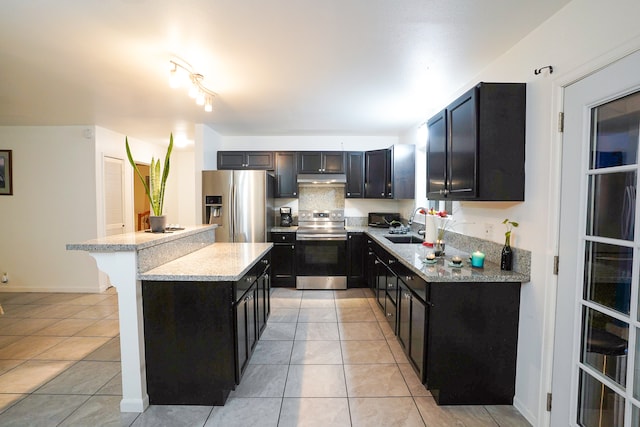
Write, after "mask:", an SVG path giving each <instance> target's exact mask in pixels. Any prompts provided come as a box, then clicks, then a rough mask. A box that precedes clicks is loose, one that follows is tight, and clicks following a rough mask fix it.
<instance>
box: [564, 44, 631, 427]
mask: <svg viewBox="0 0 640 427" xmlns="http://www.w3.org/2000/svg"><path fill="white" fill-rule="evenodd" d="M564 114H565V129H564V138H563V151H562V178H561V179H562V190H561V203H560V209H561V215H560V241H559V256H560V269H559V274H558V294H557V309H556V330H555V337H554V360H553V382H552V393H553V408H552V411H551V425H552V426H554V427H555V426H567V425H570V426H586V427H608V426H615V427H618V426H620V427H631V426H635V427H637V426H640V321H639V310H638V283H639V273H640V271H639V266H640V263H639V260H640V230H638V229H637V225H638V223H639V222H640V221H638V213H639V212H640V209H637V202H636V188H637V184H638V177H639V175H640V173H639V172H640V167H639V159H638V146H639V137H640V52H636V53H634V54H632V55H629V56H627V57H625V58H623V59H621V60H619V61H617V62H615V63H613V64H611V65H609V66H608V67H606V68H604V69H602V70H601V71H598V72H597V73H594V74H592V75H590V76H588V77H586V78H584V79H582V80H580V81H578V82H576V83H574V84H572V85H570V86H568V87H567V88H566V90H565V96H564Z"/></svg>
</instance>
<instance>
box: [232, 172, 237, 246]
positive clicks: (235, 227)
mask: <svg viewBox="0 0 640 427" xmlns="http://www.w3.org/2000/svg"><path fill="white" fill-rule="evenodd" d="M237 190H238V188H237V187H236V186H235V185H234V186H233V193H232V194H233V201H232V206H233V207H232V209H233V218H232V219H231V220H232V222H233V239H231V240H230V242H235V241H236V240H237V238H238V236H237V233H238V206H237V205H238V195H237V193H236V191H237Z"/></svg>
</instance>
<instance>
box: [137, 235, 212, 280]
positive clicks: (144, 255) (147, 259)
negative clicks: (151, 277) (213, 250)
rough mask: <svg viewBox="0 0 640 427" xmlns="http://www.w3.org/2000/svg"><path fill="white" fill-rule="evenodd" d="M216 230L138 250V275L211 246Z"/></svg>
mask: <svg viewBox="0 0 640 427" xmlns="http://www.w3.org/2000/svg"><path fill="white" fill-rule="evenodd" d="M215 236H216V235H215V228H211V229H208V230H204V231H202V232H200V233H195V234H189V235H186V236H184V237H181V238H178V239H175V240H171V241H168V242H166V243H163V244H161V245H155V246H151V247H148V248H143V249H139V250H138V273H144V272H145V271H149V270H151V269H153V268H156V267H158V266H160V265H162V264H166V263H167V262H169V261H173V260H175V259H178V258H180V257H183V256H185V255H187V254H190V253H192V252H195V251H197V250H200V249H202V248H204V247H205V246H209V245H210V244H212V243H214V242H215Z"/></svg>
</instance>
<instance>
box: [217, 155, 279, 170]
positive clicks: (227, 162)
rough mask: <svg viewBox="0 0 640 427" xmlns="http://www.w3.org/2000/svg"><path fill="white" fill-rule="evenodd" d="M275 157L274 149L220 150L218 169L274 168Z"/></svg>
mask: <svg viewBox="0 0 640 427" xmlns="http://www.w3.org/2000/svg"><path fill="white" fill-rule="evenodd" d="M273 157H274V155H273V152H272V151H218V170H223V169H258V170H273V168H274V161H273Z"/></svg>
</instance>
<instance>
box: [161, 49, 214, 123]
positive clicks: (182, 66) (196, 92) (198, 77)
mask: <svg viewBox="0 0 640 427" xmlns="http://www.w3.org/2000/svg"><path fill="white" fill-rule="evenodd" d="M169 64H170V66H171V68H170V69H169V86H171V87H172V88H178V87H180V86H182V85H183V84H184V83H183V82H187V85H188V91H189V92H188V93H189V96H190V97H191V98H193V99H195V100H196V104H198V105H204V111H206V112H211V111H213V98H215V96H216V94H215V92H214V91H212V90H210V89H207V88H206V87H205V86H204V85H203V84H202V80H203V79H204V76H203V75H202V74H198V73H196V72H195V71H193V67H192V66H191V65H190V64H189V63H188V62H185V61H183V60H181V59H177V58H174V59H170V60H169Z"/></svg>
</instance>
